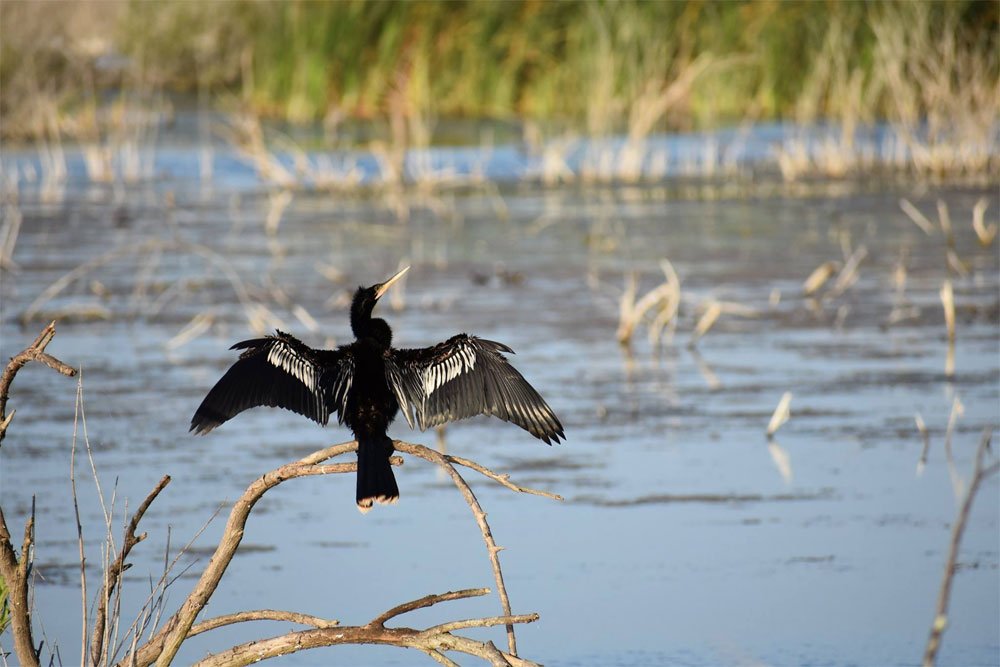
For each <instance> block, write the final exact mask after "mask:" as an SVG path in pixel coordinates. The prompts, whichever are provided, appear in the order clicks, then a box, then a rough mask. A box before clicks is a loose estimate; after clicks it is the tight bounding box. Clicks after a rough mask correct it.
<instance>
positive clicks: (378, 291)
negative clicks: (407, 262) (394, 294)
mask: <svg viewBox="0 0 1000 667" xmlns="http://www.w3.org/2000/svg"><path fill="white" fill-rule="evenodd" d="M409 270H410V267H408V266H407V267H404V268H403V269H401V270H400V271H399V272H397V273H396V275H394V276H393V277H392V278H389V279H388V280H386V281H385V282H384V283H382V284H381V285H379V286H378V287H376V288H375V298H376V299H381V298H382V295H383V294H385V293H386V292H387V291H389V288H390V287H392V285H393V283H395V282H396V281H397V280H399V279H400V278H402V277H403V274H404V273H406V272H407V271H409Z"/></svg>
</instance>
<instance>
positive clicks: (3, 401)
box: [0, 322, 76, 442]
mask: <svg viewBox="0 0 1000 667" xmlns="http://www.w3.org/2000/svg"><path fill="white" fill-rule="evenodd" d="M55 335H56V323H55V322H50V323H49V325H48V326H47V327H45V328H44V329H42V333H40V334H38V337H37V338H35V341H34V342H33V343H32V344H31V345H29V346H28V347H26V348H25V349H24V350H22V351H21V352H19V353H18V354H16V355H14V357H13V358H12V359H11V360H10V362H9V363H8V364H7V367H6V368H5V369H4V372H3V375H0V442H3V438H4V435H6V433H7V428H8V427H9V426H10V421H11V418H12V417H13V416H14V413H13V412H12V413H11V414H10V415H8V414H7V399H8V398H9V397H10V385H11V383H12V382H13V381H14V376H15V375H17V372H18V371H19V370H21V369H22V368H23V367H24V365H25V364H27V363H28V362H29V361H39V362H41V363H43V364H45V365H46V366H48V367H49V368H51V369H52V370H54V371H57V372H59V373H62V374H63V375H66V376H68V377H73V376H74V375H76V370H75V369H73V368H72V367H71V366H69V365H67V364H65V363H63V362H61V361H59V360H58V359H56V358H55V357H53V356H51V355H48V354H46V353H45V348H46V346H48V344H49V343H50V342H51V341H52V337H53V336H55Z"/></svg>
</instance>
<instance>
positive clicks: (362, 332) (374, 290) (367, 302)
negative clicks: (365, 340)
mask: <svg viewBox="0 0 1000 667" xmlns="http://www.w3.org/2000/svg"><path fill="white" fill-rule="evenodd" d="M409 270H410V267H408V266H407V267H405V268H403V269H402V270H400V271H397V272H396V273H395V274H394V275H393V276H392V277H391V278H389V279H388V280H386V281H385V282H381V283H377V284H375V285H372V286H371V287H359V288H358V291H357V292H355V293H354V299H353V300H352V301H351V329H352V330H353V331H354V335H355V336H357V337H358V338H362V337H364V336H371V335H373V334H377V335H376V337H377V338H380V339H381V338H384V337H385V332H383V331H382V330H383V329H385V331H388V330H389V325H387V324H386V323H385V322H384V321H383V320H373V319H372V311H373V310H374V309H375V304H377V303H378V300H379V299H381V298H382V296H383V295H384V294H385V293H386V292H387V291H389V288H390V287H392V286H393V285H394V284H395V283H396V282H397V281H398V280H399V279H400V278H402V277H403V274H405V273H406V272H407V271H409ZM380 325H382V326H380ZM388 335H389V340H386V341H383V342H384V343H385V344H386V345H389V344H390V342H391V336H392V334H391V332H390V333H389V334H388Z"/></svg>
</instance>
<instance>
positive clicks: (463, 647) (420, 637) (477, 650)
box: [195, 588, 538, 667]
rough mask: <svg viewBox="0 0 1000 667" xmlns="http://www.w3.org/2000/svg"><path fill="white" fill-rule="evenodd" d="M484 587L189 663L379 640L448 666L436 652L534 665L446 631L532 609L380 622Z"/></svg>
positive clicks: (518, 619)
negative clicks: (429, 622)
mask: <svg viewBox="0 0 1000 667" xmlns="http://www.w3.org/2000/svg"><path fill="white" fill-rule="evenodd" d="M489 592H490V591H489V589H488V588H473V589H468V590H463V591H450V592H448V593H441V594H438V595H427V596H425V597H422V598H419V599H417V600H412V601H410V602H405V603H403V604H401V605H398V606H396V607H393V608H392V609H390V610H388V611H386V612H384V613H382V614H380V615H379V616H377V617H375V618H374V619H372V620H371V621H369V622H368V623H367V624H365V625H362V626H345V627H339V626H337V627H327V628H316V629H312V630H301V631H297V632H289V633H287V634H284V635H281V636H278V637H272V638H270V639H264V640H260V641H252V642H247V643H245V644H240V645H239V646H234V647H232V648H231V649H229V650H227V651H224V652H222V653H217V654H215V655H211V656H208V657H207V658H205V659H204V660H201V661H199V662H197V663H195V667H239V666H242V665H249V664H253V663H255V662H259V661H261V660H266V659H267V658H273V657H277V656H280V655H286V654H288V653H295V652H298V651H302V650H306V649H311V648H320V647H325V646H337V645H340V644H384V645H389V646H399V647H403V648H413V649H417V650H419V651H421V652H423V653H426V654H428V655H430V656H431V657H432V658H434V659H435V660H437V661H438V662H440V663H442V664H445V665H454V664H455V663H454V662H453V661H452V660H450V659H448V658H447V657H446V656H444V654H443V653H442V651H457V652H459V653H465V654H466V655H471V656H476V657H480V658H484V659H486V660H489V661H490V664H492V665H495V666H496V667H537V663H534V662H531V661H528V660H524V659H521V658H518V657H516V656H514V655H510V654H507V653H503V652H502V651H500V650H499V649H497V647H496V646H494V645H493V643H492V642H489V641H486V642H482V641H478V640H475V639H469V638H468V637H461V636H456V635H453V634H451V631H453V630H457V629H461V628H470V627H491V626H495V625H504V624H513V623H532V622H534V621H537V620H538V614H522V615H519V616H495V617H492V618H476V619H469V620H465V621H454V622H452V623H443V624H441V625H436V626H433V627H430V628H427V629H426V630H414V629H413V628H387V627H385V623H386V621H388V620H390V619H392V618H395V617H397V616H400V615H402V614H405V613H407V612H410V611H414V610H416V609H423V608H425V607H430V606H431V605H434V604H437V603H439V602H445V601H448V600H458V599H462V598H468V597H476V596H480V595H487V594H489ZM196 627H197V626H196Z"/></svg>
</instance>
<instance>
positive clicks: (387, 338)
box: [351, 294, 392, 348]
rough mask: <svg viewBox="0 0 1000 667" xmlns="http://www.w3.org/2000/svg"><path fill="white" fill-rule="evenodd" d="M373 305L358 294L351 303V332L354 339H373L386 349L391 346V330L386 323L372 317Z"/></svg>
mask: <svg viewBox="0 0 1000 667" xmlns="http://www.w3.org/2000/svg"><path fill="white" fill-rule="evenodd" d="M374 306H375V304H374V303H373V302H370V301H369V300H368V299H365V298H361V295H360V294H359V295H358V297H355V299H354V301H353V302H352V303H351V331H353V332H354V336H355V338H357V339H358V340H364V339H366V338H370V339H374V340H375V341H377V342H378V343H379V344H380V345H382V346H383V347H385V348H388V347H389V346H391V345H392V329H391V328H390V327H389V324H388V322H386V321H385V320H383V319H380V318H378V317H372V309H373V308H374Z"/></svg>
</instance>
